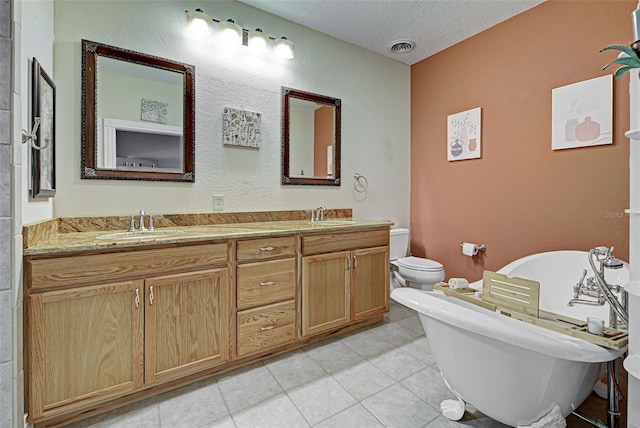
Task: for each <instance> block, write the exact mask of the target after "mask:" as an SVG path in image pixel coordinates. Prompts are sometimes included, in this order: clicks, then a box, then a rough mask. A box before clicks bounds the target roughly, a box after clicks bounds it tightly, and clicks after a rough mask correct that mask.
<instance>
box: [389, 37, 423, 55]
mask: <svg viewBox="0 0 640 428" xmlns="http://www.w3.org/2000/svg"><path fill="white" fill-rule="evenodd" d="M415 46H416V42H414V41H413V40H396V41H393V42H391V43H389V45H388V46H387V51H389V52H391V53H393V54H403V53H408V52H411V51H412V50H413V48H414V47H415Z"/></svg>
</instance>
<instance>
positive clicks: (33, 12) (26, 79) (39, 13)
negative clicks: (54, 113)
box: [16, 0, 61, 224]
mask: <svg viewBox="0 0 640 428" xmlns="http://www.w3.org/2000/svg"><path fill="white" fill-rule="evenodd" d="M18 3H20V7H21V9H22V12H21V14H20V18H21V21H20V22H21V25H22V31H21V32H20V40H16V43H20V47H21V55H19V58H20V71H21V72H20V74H19V76H17V77H16V78H17V79H19V80H20V93H21V94H22V112H21V115H22V121H21V122H22V129H31V124H32V123H33V122H32V117H31V96H32V93H31V66H32V60H33V58H34V57H35V58H36V59H37V60H38V62H39V63H40V65H41V67H42V68H43V69H44V70H45V72H46V73H47V74H48V75H49V77H51V79H53V81H54V83H57V79H56V74H55V73H54V69H53V68H54V67H53V26H54V25H53V15H54V14H53V8H54V3H53V1H51V0H44V1H38V0H29V1H20V2H16V4H18ZM59 91H60V89H57V93H59ZM56 95H57V94H56ZM60 109H61V108H60V101H58V111H59V110H60ZM58 123H60V122H59V117H58ZM59 136H60V131H58V138H57V144H58V146H57V147H56V149H57V151H58V153H59V152H60V145H61V140H60V137H59ZM30 157H31V149H30V148H29V145H28V144H23V145H22V195H21V199H22V222H23V223H24V224H28V223H33V222H36V221H40V220H44V219H48V218H51V217H53V199H52V198H44V199H43V198H38V199H33V198H31V193H30V191H29V187H30V183H31V162H30ZM58 175H60V173H59V172H58Z"/></svg>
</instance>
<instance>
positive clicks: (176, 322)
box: [144, 268, 231, 384]
mask: <svg viewBox="0 0 640 428" xmlns="http://www.w3.org/2000/svg"><path fill="white" fill-rule="evenodd" d="M145 290H146V292H145V297H146V298H145V325H144V331H145V334H144V337H145V365H144V367H145V383H146V384H151V383H155V382H162V381H165V380H168V379H172V378H176V377H180V376H182V375H185V374H189V373H193V372H195V371H199V370H202V369H205V368H207V367H212V366H215V365H217V364H222V363H224V362H226V361H227V360H228V347H227V342H228V337H229V331H228V318H229V314H230V312H231V307H230V306H231V295H230V287H229V275H228V269H227V268H221V269H212V270H205V271H199V272H194V273H184V274H176V275H165V276H158V277H153V278H148V279H145Z"/></svg>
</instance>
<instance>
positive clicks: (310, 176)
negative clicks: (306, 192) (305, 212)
mask: <svg viewBox="0 0 640 428" xmlns="http://www.w3.org/2000/svg"><path fill="white" fill-rule="evenodd" d="M340 109H341V101H340V99H338V98H331V97H327V96H324V95H318V94H312V93H310V92H304V91H299V90H296V89H291V88H286V87H283V88H282V184H307V185H324V186H339V185H340V126H341V125H340V123H341V122H340Z"/></svg>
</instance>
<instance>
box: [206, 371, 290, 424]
mask: <svg viewBox="0 0 640 428" xmlns="http://www.w3.org/2000/svg"><path fill="white" fill-rule="evenodd" d="M218 387H219V388H220V392H222V396H223V397H224V401H225V403H227V407H228V408H229V412H231V413H235V412H237V411H239V410H242V409H246V408H247V407H250V406H252V405H254V404H256V403H259V402H261V401H263V400H266V399H267V398H269V397H273V396H274V395H276V394H279V393H281V392H283V390H282V388H281V387H280V384H278V382H277V381H276V379H275V378H274V377H273V376H272V375H271V373H270V372H269V370H267V368H266V367H265V366H263V365H254V366H252V368H251V370H247V371H243V372H240V373H238V374H236V375H235V376H231V377H225V378H224V379H222V380H219V382H218Z"/></svg>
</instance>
